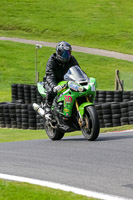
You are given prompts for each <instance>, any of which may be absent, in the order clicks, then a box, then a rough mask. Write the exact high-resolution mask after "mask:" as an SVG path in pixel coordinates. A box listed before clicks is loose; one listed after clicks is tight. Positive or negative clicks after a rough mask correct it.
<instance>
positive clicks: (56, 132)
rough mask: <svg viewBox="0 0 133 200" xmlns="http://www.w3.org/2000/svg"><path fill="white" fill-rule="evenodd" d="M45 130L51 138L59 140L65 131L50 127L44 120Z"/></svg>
mask: <svg viewBox="0 0 133 200" xmlns="http://www.w3.org/2000/svg"><path fill="white" fill-rule="evenodd" d="M44 127H45V131H46V133H47V135H48V137H49V138H50V139H51V140H61V139H62V138H63V136H64V134H65V133H63V132H61V131H59V130H58V129H57V128H55V129H54V128H52V127H51V125H50V124H49V122H47V121H45V125H44Z"/></svg>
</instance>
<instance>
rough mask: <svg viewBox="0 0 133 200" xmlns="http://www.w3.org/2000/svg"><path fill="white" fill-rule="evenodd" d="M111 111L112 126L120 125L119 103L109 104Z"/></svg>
mask: <svg viewBox="0 0 133 200" xmlns="http://www.w3.org/2000/svg"><path fill="white" fill-rule="evenodd" d="M111 112H112V127H115V126H121V121H120V119H121V110H120V104H119V103H112V104H111Z"/></svg>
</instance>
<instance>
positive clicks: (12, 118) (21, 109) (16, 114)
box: [0, 102, 44, 130]
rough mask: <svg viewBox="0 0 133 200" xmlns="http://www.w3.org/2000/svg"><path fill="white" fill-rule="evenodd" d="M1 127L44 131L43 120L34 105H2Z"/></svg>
mask: <svg viewBox="0 0 133 200" xmlns="http://www.w3.org/2000/svg"><path fill="white" fill-rule="evenodd" d="M0 127H1V128H17V129H32V130H34V129H44V122H43V119H42V118H41V117H40V115H38V114H37V113H36V112H35V111H34V110H33V108H32V104H18V103H4V102H3V103H0Z"/></svg>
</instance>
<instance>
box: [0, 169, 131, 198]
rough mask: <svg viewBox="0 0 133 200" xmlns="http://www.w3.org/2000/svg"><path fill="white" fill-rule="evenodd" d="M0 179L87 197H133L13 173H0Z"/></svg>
mask: <svg viewBox="0 0 133 200" xmlns="http://www.w3.org/2000/svg"><path fill="white" fill-rule="evenodd" d="M0 179H5V180H11V181H18V182H25V183H30V184H34V185H40V186H45V187H50V188H53V189H59V190H63V191H67V192H73V193H75V194H79V195H84V196H87V197H93V198H98V199H102V200H133V199H128V198H124V197H118V196H114V195H109V194H104V193H98V192H93V191H90V190H84V189H80V188H76V187H71V186H68V185H63V184H59V183H53V182H49V181H43V180H37V179H32V178H26V177H20V176H13V175H8V174H1V173H0Z"/></svg>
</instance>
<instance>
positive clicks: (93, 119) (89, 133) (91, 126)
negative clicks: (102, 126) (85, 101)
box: [81, 106, 99, 141]
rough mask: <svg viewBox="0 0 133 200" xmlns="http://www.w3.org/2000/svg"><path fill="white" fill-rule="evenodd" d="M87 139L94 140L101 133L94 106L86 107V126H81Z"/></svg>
mask: <svg viewBox="0 0 133 200" xmlns="http://www.w3.org/2000/svg"><path fill="white" fill-rule="evenodd" d="M81 130H82V133H83V135H84V136H85V138H86V139H87V140H90V141H94V140H96V139H97V137H98V135H99V120H98V115H97V112H96V109H95V107H94V106H88V107H86V108H85V114H84V126H82V128H81Z"/></svg>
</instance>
